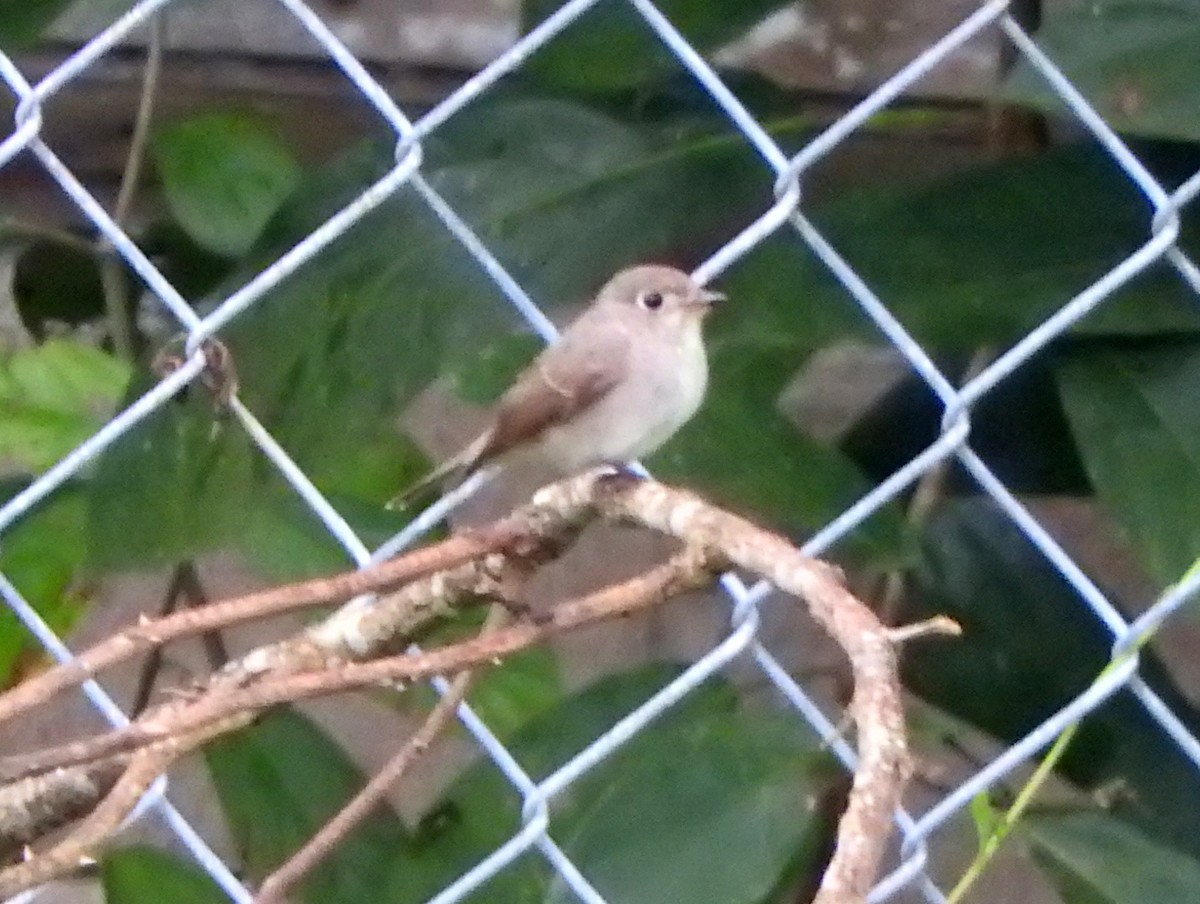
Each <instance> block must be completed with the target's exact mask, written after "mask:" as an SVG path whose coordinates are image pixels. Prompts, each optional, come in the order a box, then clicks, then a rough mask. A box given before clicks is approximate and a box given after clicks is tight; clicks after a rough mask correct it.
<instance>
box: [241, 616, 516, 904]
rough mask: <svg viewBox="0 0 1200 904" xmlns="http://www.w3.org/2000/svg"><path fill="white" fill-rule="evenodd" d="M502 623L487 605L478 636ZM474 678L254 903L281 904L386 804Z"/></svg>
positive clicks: (461, 684) (458, 686)
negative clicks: (352, 833) (365, 821)
mask: <svg viewBox="0 0 1200 904" xmlns="http://www.w3.org/2000/svg"><path fill="white" fill-rule="evenodd" d="M507 620H508V611H507V610H506V609H505V608H504V607H503V606H493V607H492V608H491V609H490V610H489V612H488V617H487V620H486V621H485V622H484V624H483V628H482V629H481V630H480V632H479V636H480V637H486V636H488V635H489V634H491V633H493V632H494V631H496V630H497V629H499V628H500V627H502V626H503V625H504V623H505V622H506V621H507ZM474 678H475V672H474V671H464V672H460V673H459V674H458V675H457V676H455V678H454V680H453V681H452V682H451V684H450V686H449V687H448V688H447V689H446V693H445V694H443V695H442V697H441V699H440V700H438V702H437V704H436V705H435V706H434V707H433V709H432V710H430V711H429V715H428V716H426V718H425V721H424V722H423V723H422V724H421V726H420V728H418V729H417V730H416V731H415V732H414V733H413V734H412V736H411V737H410V738H409V739H408V741H407V742H405V744H404V746H403V747H401V748H400V750H399V751H398V752H397V753H396V755H395V756H394V757H392V758H391V759H390V760H389V761H388V762H387V763H386V764H384V767H383V768H382V769H380V770H379V772H378V773H377V774H376V775H375V776H374V777H372V779H371V780H370V781H369V782H367V784H366V785H365V786H364V787H363V789H362V790H361V791H360V792H358V794H356V795H355V796H354V799H353V800H351V801H350V802H349V803H348V804H346V806H344V807H343V808H342V809H341V811H340V812H338V813H337V814H336V815H335V816H334V817H333V818H332V819H330V820H329V822H327V823H325V825H324V826H322V827H321V829H320V830H319V831H318V832H317V833H316V834H315V835H313V837H312V838H310V839H309V840H308V841H307V842H305V844H304V846H303V847H301V848H300V850H298V851H296V852H295V853H294V854H292V856H291V857H289V858H288V859H287V861H286V862H285V863H283V864H282V865H281V866H280V867H279V868H278V869H276V870H275V871H274V872H273V873H271V874H270V875H269V876H267V877H266V879H264V880H263V882H262V884H261V885H260V886H259V889H258V894H257V895H256V896H255V898H254V901H255V904H276V902H279V901H282V900H283V896H284V895H285V894H287V891H288V889H289V888H291V887H292V886H294V885H295V884H296V883H297V882H299V881H300V879H302V878H303V877H304V876H306V875H308V874H309V873H310V872H312V870H313V869H314V868H315V867H316V866H317V865H318V864H319V863H321V861H323V860H324V859H325V858H326V857H328V856H329V854H330V852H331V851H332V850H333V849H334V848H335V847H337V845H338V844H339V843H341V841H342V839H343V838H345V837H346V836H347V835H349V834H350V832H351V831H352V830H353V829H354V827H355V826H357V825H358V824H359V823H361V822H362V821H363V820H364V819H366V818H367V817H368V816H369V815H370V814H371V812H372V811H373V810H374V809H375V808H376V807H378V806H380V805H381V804H382V803H383V802H384V801H385V800H386V799H387V795H388V792H389V791H390V790H391V789H392V788H393V787H395V785H396V783H397V782H399V781H400V779H401V778H403V776H404V775H405V773H407V772H408V771H409V769H410V768H411V767H412V764H413V763H415V762H416V761H417V760H418V759H419V758H420V757H421V756H422V755H423V754H424V753H425V752H426V751H427V750H428V749H429V745H430V744H432V743H433V740H434V738H436V737H437V736H438V735H439V734H440V733H441V732H442V731H443V730H444V729H445V728H446V726H447V725H448V724H449V723H450V722H451V720H452V719H453V718H454V714H455V713H456V712H457V711H458V707H459V704H461V703H462V702H463V700H464V699H465V698H466V696H467V691H468V690H470V687H471V683H472V681H473V680H474Z"/></svg>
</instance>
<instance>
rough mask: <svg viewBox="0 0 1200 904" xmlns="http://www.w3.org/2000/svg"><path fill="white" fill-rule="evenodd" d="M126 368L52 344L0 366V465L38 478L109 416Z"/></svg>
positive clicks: (85, 348)
mask: <svg viewBox="0 0 1200 904" xmlns="http://www.w3.org/2000/svg"><path fill="white" fill-rule="evenodd" d="M128 379H129V368H128V366H127V365H125V364H124V363H122V362H121V361H118V360H117V359H116V358H114V357H112V356H111V355H109V354H107V353H105V352H102V351H100V350H99V349H97V348H94V347H92V346H90V345H84V344H83V343H78V342H72V341H67V340H55V341H51V342H47V343H45V344H44V345H41V346H37V347H34V348H27V349H22V350H20V351H18V352H15V353H14V354H12V355H11V356H10V357H9V358H8V359H7V360H6V361H3V362H0V462H3V463H4V464H5V465H6V466H7V467H8V468H9V469H12V468H17V469H20V470H22V471H29V472H32V473H39V472H41V471H44V470H45V469H46V468H48V467H50V466H51V465H52V464H54V463H55V462H56V461H58V460H59V459H60V458H62V457H63V456H64V455H65V454H66V453H68V452H70V451H71V449H73V448H74V447H75V446H77V445H78V444H79V443H81V442H82V441H83V440H85V439H87V438H88V436H90V435H91V434H92V433H93V432H95V430H96V429H97V428H98V427H99V426H100V425H101V424H103V423H104V421H105V420H106V419H107V418H108V417H109V416H110V415H111V414H112V412H113V409H114V407H115V405H116V403H117V401H118V399H119V398H120V396H121V393H122V392H123V391H124V388H125V384H126V382H127V381H128Z"/></svg>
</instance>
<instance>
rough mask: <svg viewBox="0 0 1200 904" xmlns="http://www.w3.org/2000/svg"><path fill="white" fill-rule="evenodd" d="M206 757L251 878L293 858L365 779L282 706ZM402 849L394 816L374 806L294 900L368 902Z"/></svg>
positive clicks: (312, 728)
mask: <svg viewBox="0 0 1200 904" xmlns="http://www.w3.org/2000/svg"><path fill="white" fill-rule="evenodd" d="M204 755H205V759H206V761H207V763H208V767H209V769H210V770H211V772H212V777H213V782H214V783H215V785H216V788H217V796H218V798H219V799H220V801H221V806H222V808H223V810H224V812H225V816H226V819H227V820H228V822H229V827H230V830H231V831H232V832H233V835H234V838H235V839H236V840H237V843H238V846H239V848H240V850H242V851H244V852H245V856H246V863H245V867H246V870H247V873H248V875H249V877H250V878H251V880H252V881H260V880H261V879H263V878H264V877H265V876H266V875H267V874H268V873H269V872H271V870H272V869H274V868H275V867H277V866H279V865H280V864H281V863H282V862H283V861H284V860H286V859H287V858H288V857H289V856H291V855H292V854H294V853H295V852H296V850H297V849H298V848H299V847H300V846H301V845H302V844H303V843H304V842H306V841H307V840H308V839H309V838H310V837H312V835H313V833H314V832H316V831H317V829H319V828H321V826H323V825H324V824H325V823H326V822H327V821H328V820H329V818H330V817H332V816H333V815H334V813H336V812H337V811H338V810H340V809H341V807H342V806H344V805H345V804H346V803H347V802H348V801H349V799H350V798H351V796H353V795H354V794H356V793H357V792H358V791H360V790H361V789H362V787H363V785H364V784H365V783H366V781H367V777H366V776H364V775H363V774H362V773H361V772H360V771H359V769H358V768H357V767H356V766H355V765H354V764H353V763H351V762H350V760H349V758H348V757H347V756H346V754H345V753H344V752H343V751H342V750H341V748H340V747H338V746H337V745H336V744H335V743H333V741H332V740H330V739H329V738H328V737H327V736H326V735H325V734H324V733H323V732H321V731H320V730H319V729H318V728H317V727H316V726H314V725H313V724H312V723H311V722H310V721H308V720H307V719H305V718H304V717H303V716H300V715H298V714H297V713H295V712H293V711H291V710H286V709H285V710H276V711H273V712H271V713H270V714H268V715H267V716H265V717H264V718H262V719H261V720H260V721H259V722H258V723H257V724H256V725H255V726H254V727H253V728H250V729H246V730H244V731H240V732H238V733H237V734H235V735H233V736H230V737H226V738H222V739H220V740H218V741H216V742H214V743H213V744H211V745H209V746H208V747H206V748H205V751H204ZM407 846H408V835H407V833H406V831H405V829H404V826H403V824H402V823H401V822H400V820H399V818H398V817H397V816H396V815H395V814H394V813H393V812H392V811H391V810H390V809H384V808H380V809H377V810H375V811H374V812H373V813H372V814H371V815H370V816H369V817H368V818H367V819H366V820H364V821H363V822H362V823H360V824H359V825H358V826H357V827H356V828H355V829H354V831H353V832H351V834H350V835H349V836H348V837H347V838H346V839H345V840H343V841H342V842H341V843H340V844H339V845H338V846H337V847H336V848H334V850H333V851H332V852H331V853H330V854H329V856H327V857H326V858H325V859H324V860H323V861H322V862H321V863H320V864H319V865H318V866H317V867H316V868H315V869H314V870H313V871H312V872H311V873H310V874H309V875H308V876H307V877H306V878H305V879H304V880H303V881H302V882H301V884H300V886H299V892H298V895H297V897H298V898H299V899H300V900H303V901H307V902H313V904H316V902H327V901H338V902H339V904H355V902H372V904H373V902H376V901H379V900H381V897H380V889H381V888H383V887H384V884H383V883H385V882H386V881H387V876H388V874H389V873H390V872H391V870H392V867H393V864H394V862H395V860H396V859H397V858H399V857H402V856H403V854H404V850H405V849H406V847H407Z"/></svg>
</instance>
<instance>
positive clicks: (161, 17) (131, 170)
mask: <svg viewBox="0 0 1200 904" xmlns="http://www.w3.org/2000/svg"><path fill="white" fill-rule="evenodd" d="M165 17H166V13H165V12H163V11H161V10H160V11H159V12H157V13H155V15H154V16H153V17H152V18H151V20H150V42H149V46H148V48H147V51H146V68H145V70H144V71H143V73H142V90H141V94H140V96H139V97H138V108H137V114H136V116H135V117H134V120H133V135H132V136H131V137H130V139H129V154H128V155H127V156H126V158H125V171H124V172H123V173H122V174H121V186H120V188H119V189H118V190H117V202H116V205H115V206H114V208H113V222H115V223H116V224H117V225H118V226H124V225H125V221H126V219H127V218H128V217H129V209H130V207H131V206H132V205H133V198H134V195H135V193H136V192H137V188H138V183H139V182H140V181H141V173H142V164H143V163H144V162H145V159H146V146H147V142H148V140H149V137H150V121H151V119H152V118H153V115H154V99H155V95H156V93H157V87H158V78H159V73H160V71H161V70H162V46H163V31H164V25H163V23H164V21H165ZM100 247H101V251H102V252H103V257H102V258H101V261H100V284H101V286H102V287H103V289H104V306H105V308H106V309H107V312H108V329H109V333H110V334H111V337H112V343H113V349H114V351H115V352H116V353H117V355H118V356H120V357H121V358H124V359H125V360H127V361H132V360H133V356H134V348H133V330H132V325H131V322H130V316H129V311H128V310H127V304H126V296H127V295H128V292H129V285H128V278H127V277H126V275H125V264H124V262H123V261H122V260H120V259H119V258H117V257H116V256H114V255H113V254H112V253H111V252H112V250H113V249H112V245H111V243H110V242H108V241H107V240H106V239H105V240H103V241H102V242H101V246H100Z"/></svg>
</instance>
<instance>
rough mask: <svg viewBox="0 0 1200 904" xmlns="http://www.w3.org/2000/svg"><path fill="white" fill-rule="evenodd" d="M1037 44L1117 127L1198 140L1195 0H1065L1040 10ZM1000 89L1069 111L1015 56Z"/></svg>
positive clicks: (1199, 12)
mask: <svg viewBox="0 0 1200 904" xmlns="http://www.w3.org/2000/svg"><path fill="white" fill-rule="evenodd" d="M1042 15H1043V19H1042V24H1041V26H1040V27H1039V28H1038V31H1037V35H1036V38H1037V42H1038V45H1039V46H1040V47H1041V49H1042V50H1043V51H1045V53H1046V54H1047V55H1048V56H1049V57H1050V58H1051V59H1052V60H1053V61H1054V62H1055V64H1056V65H1057V66H1058V67H1059V68H1060V69H1061V70H1062V71H1063V73H1064V74H1065V75H1066V76H1067V78H1068V79H1070V80H1071V83H1072V84H1073V85H1074V86H1075V87H1076V88H1077V89H1079V91H1080V92H1081V93H1082V94H1083V95H1084V96H1085V97H1086V98H1087V99H1088V100H1089V101H1090V102H1091V103H1092V104H1093V105H1094V106H1095V107H1096V109H1097V110H1098V111H1099V113H1100V115H1101V116H1102V117H1104V119H1105V121H1106V122H1108V123H1109V124H1110V125H1112V126H1113V127H1115V128H1116V129H1118V130H1120V131H1124V132H1132V133H1134V134H1138V135H1151V136H1155V137H1160V138H1172V139H1182V140H1185V141H1196V140H1198V139H1200V123H1198V122H1197V119H1196V116H1195V111H1196V108H1197V105H1198V104H1200V58H1198V57H1197V55H1196V46H1197V42H1200V3H1197V2H1196V0H1069V2H1063V3H1053V4H1049V5H1048V6H1047V7H1046V8H1045V10H1044V11H1043V13H1042ZM1005 95H1006V96H1007V97H1009V98H1011V99H1013V100H1017V101H1019V102H1023V103H1027V104H1031V105H1033V106H1036V107H1038V108H1040V109H1045V110H1049V111H1050V112H1052V113H1058V114H1063V115H1069V114H1068V112H1067V110H1066V109H1065V107H1064V104H1063V101H1062V99H1061V98H1060V97H1059V96H1058V95H1057V94H1056V93H1055V92H1054V90H1053V89H1052V88H1051V87H1050V86H1049V85H1048V84H1047V83H1046V81H1045V79H1044V78H1043V77H1042V76H1041V75H1040V74H1039V73H1038V72H1037V70H1036V69H1034V67H1033V66H1032V65H1030V64H1029V63H1028V62H1027V61H1026V60H1025V59H1024V57H1021V59H1020V63H1019V65H1018V66H1017V67H1016V68H1015V69H1014V71H1013V73H1012V75H1011V76H1010V78H1009V80H1008V83H1007V85H1006V86H1005Z"/></svg>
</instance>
